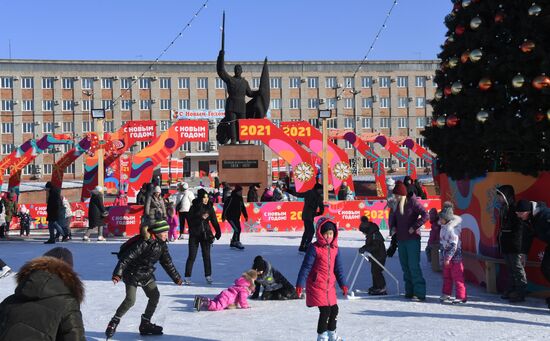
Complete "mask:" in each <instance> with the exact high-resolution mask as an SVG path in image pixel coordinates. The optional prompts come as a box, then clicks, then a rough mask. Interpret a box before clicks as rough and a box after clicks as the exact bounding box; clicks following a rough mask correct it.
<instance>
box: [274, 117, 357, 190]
mask: <svg viewBox="0 0 550 341" xmlns="http://www.w3.org/2000/svg"><path fill="white" fill-rule="evenodd" d="M281 129H282V130H283V132H284V133H285V134H287V135H288V136H290V137H292V138H294V139H296V140H297V141H299V142H301V143H303V144H305V145H306V146H307V147H308V148H309V149H311V151H313V152H314V153H315V154H316V155H317V156H319V157H321V158H322V157H323V134H322V133H321V132H320V131H319V130H317V129H315V127H314V126H312V125H311V124H309V123H308V122H306V121H291V122H281ZM327 139H328V137H327ZM327 160H328V166H329V171H330V174H329V178H330V180H331V182H330V183H331V184H332V187H333V188H334V192H335V193H338V191H339V189H340V186H341V185H342V183H343V182H346V183H347V185H348V187H349V188H350V189H351V190H352V191H354V192H355V188H354V185H353V178H352V174H351V168H350V165H349V158H348V154H347V153H346V152H345V151H344V150H342V149H341V148H340V147H338V146H337V145H336V144H335V143H334V142H332V141H330V140H328V143H327Z"/></svg>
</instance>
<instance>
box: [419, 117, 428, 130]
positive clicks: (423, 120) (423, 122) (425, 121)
mask: <svg viewBox="0 0 550 341" xmlns="http://www.w3.org/2000/svg"><path fill="white" fill-rule="evenodd" d="M426 124H428V118H427V117H417V118H416V127H417V128H424V127H425V126H426Z"/></svg>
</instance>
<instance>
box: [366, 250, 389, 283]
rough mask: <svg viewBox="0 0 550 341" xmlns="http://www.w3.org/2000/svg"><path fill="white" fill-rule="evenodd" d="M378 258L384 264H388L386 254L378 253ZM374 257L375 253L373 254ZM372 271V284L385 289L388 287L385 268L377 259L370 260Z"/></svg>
mask: <svg viewBox="0 0 550 341" xmlns="http://www.w3.org/2000/svg"><path fill="white" fill-rule="evenodd" d="M377 256H379V257H376V259H377V260H378V261H379V262H380V263H381V264H382V265H385V264H386V254H385V251H384V255H383V256H382V255H377ZM373 257H374V255H373ZM370 273H371V275H372V286H373V287H374V288H375V289H385V288H386V279H385V278H384V269H382V267H381V266H380V265H378V264H377V263H376V262H375V261H373V260H371V262H370Z"/></svg>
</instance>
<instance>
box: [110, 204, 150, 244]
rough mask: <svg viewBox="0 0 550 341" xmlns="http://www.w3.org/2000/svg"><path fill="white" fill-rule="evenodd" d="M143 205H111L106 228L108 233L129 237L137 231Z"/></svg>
mask: <svg viewBox="0 0 550 341" xmlns="http://www.w3.org/2000/svg"><path fill="white" fill-rule="evenodd" d="M142 216H143V206H140V205H130V206H112V207H110V208H109V217H108V218H107V230H108V234H109V235H114V236H125V237H131V236H134V235H136V234H138V233H139V226H140V224H141V217H142Z"/></svg>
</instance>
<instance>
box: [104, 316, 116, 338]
mask: <svg viewBox="0 0 550 341" xmlns="http://www.w3.org/2000/svg"><path fill="white" fill-rule="evenodd" d="M119 323H120V317H117V316H113V318H112V319H111V321H110V322H109V324H108V325H107V329H106V330H105V336H106V337H107V340H109V339H110V338H112V337H113V335H115V332H116V327H118V324H119Z"/></svg>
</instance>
